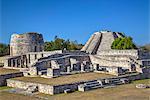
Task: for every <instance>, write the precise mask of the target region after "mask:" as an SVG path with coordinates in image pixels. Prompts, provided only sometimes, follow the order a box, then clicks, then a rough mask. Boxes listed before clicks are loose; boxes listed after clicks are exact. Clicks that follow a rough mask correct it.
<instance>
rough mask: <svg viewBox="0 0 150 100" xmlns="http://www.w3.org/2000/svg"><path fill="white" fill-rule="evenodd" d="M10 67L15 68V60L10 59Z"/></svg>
mask: <svg viewBox="0 0 150 100" xmlns="http://www.w3.org/2000/svg"><path fill="white" fill-rule="evenodd" d="M10 67H13V59H10Z"/></svg>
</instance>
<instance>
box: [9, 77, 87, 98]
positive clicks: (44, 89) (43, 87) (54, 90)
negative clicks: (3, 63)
mask: <svg viewBox="0 0 150 100" xmlns="http://www.w3.org/2000/svg"><path fill="white" fill-rule="evenodd" d="M82 83H84V82H76V83H70V84H64V85H54V86H52V85H48V84H41V83H31V82H23V81H19V80H13V79H8V80H7V86H9V87H15V88H21V89H27V88H28V87H29V86H31V85H35V86H37V87H38V91H39V92H40V93H44V94H51V95H54V94H59V93H64V90H66V89H70V90H71V91H76V90H78V85H79V84H82Z"/></svg>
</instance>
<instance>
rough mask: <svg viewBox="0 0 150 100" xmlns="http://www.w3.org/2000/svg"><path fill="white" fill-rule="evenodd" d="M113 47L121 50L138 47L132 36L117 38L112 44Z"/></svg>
mask: <svg viewBox="0 0 150 100" xmlns="http://www.w3.org/2000/svg"><path fill="white" fill-rule="evenodd" d="M111 48H112V49H119V50H125V49H137V47H136V45H135V44H134V43H133V41H132V38H131V37H123V38H116V39H115V40H114V41H113V43H112V45H111Z"/></svg>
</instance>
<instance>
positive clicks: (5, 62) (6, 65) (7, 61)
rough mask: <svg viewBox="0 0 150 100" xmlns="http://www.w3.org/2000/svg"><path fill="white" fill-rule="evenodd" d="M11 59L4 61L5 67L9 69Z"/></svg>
mask: <svg viewBox="0 0 150 100" xmlns="http://www.w3.org/2000/svg"><path fill="white" fill-rule="evenodd" d="M8 63H9V59H6V60H5V61H4V67H8V66H9V64H8Z"/></svg>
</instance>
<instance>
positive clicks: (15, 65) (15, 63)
mask: <svg viewBox="0 0 150 100" xmlns="http://www.w3.org/2000/svg"><path fill="white" fill-rule="evenodd" d="M17 64H18V63H17V59H15V66H14V67H18V65H17Z"/></svg>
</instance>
